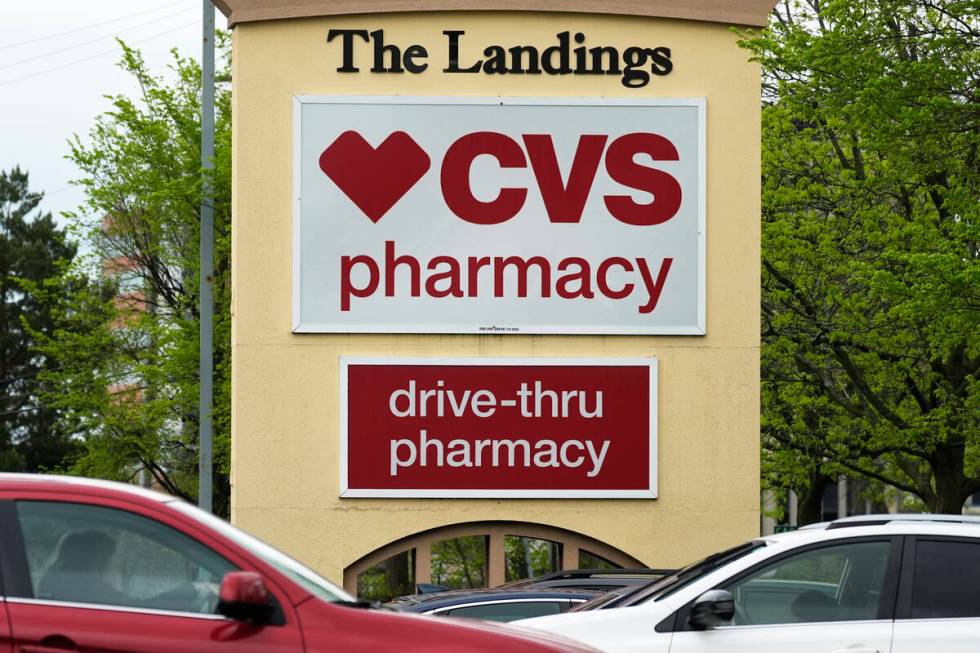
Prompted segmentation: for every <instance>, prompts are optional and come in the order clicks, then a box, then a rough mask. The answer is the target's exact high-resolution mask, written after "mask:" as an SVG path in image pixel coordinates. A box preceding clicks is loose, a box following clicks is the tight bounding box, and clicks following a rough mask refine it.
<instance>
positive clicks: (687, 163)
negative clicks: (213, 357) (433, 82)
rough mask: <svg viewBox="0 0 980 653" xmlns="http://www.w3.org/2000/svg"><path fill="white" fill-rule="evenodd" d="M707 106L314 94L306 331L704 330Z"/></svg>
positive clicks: (300, 141) (306, 147) (298, 175)
mask: <svg viewBox="0 0 980 653" xmlns="http://www.w3.org/2000/svg"><path fill="white" fill-rule="evenodd" d="M705 111H706V109H705V103H704V100H700V99H677V100H674V99H671V100H657V99H645V100H633V101H630V100H614V99H608V98H602V99H581V100H575V99H568V98H561V99H535V98H487V97H484V98H406V97H393V98H341V97H305V96H304V97H298V98H296V104H295V112H296V113H295V119H294V135H295V148H294V149H295V159H294V167H293V175H294V180H295V216H296V218H295V224H294V238H295V241H294V253H293V256H294V270H293V283H294V288H293V330H294V331H295V332H297V333H315V332H383V333H436V332H438V333H626V334H629V333H636V334H687V335H699V334H703V333H704V332H705V305H704V304H705V182H704V176H705V153H704V151H705Z"/></svg>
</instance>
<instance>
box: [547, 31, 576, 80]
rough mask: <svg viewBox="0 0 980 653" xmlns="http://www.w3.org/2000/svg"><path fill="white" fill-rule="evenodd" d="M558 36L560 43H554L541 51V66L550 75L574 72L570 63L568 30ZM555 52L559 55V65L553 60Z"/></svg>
mask: <svg viewBox="0 0 980 653" xmlns="http://www.w3.org/2000/svg"><path fill="white" fill-rule="evenodd" d="M556 36H557V37H558V45H553V46H551V47H550V48H547V49H546V50H545V51H544V52H542V53H541V67H542V68H544V71H545V72H546V73H548V74H549V75H568V74H569V73H571V72H572V69H571V67H570V66H569V65H568V56H569V52H568V32H562V33H560V34H557V35H556ZM555 54H557V55H558V65H557V66H556V65H555V64H554V62H553V61H552V58H553V57H554V56H555Z"/></svg>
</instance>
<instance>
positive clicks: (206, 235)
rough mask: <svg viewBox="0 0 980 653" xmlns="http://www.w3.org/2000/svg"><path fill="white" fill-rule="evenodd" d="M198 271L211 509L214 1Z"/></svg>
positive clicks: (204, 99) (203, 458)
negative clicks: (199, 266) (199, 264)
mask: <svg viewBox="0 0 980 653" xmlns="http://www.w3.org/2000/svg"><path fill="white" fill-rule="evenodd" d="M201 167H202V169H203V178H202V189H201V245H200V247H201V270H200V295H199V301H200V311H199V314H200V317H201V327H200V328H201V337H200V351H199V355H200V372H199V379H200V397H199V404H200V407H199V410H198V415H199V422H198V434H199V438H200V441H199V446H200V450H199V456H200V458H199V461H198V465H199V469H198V498H197V505H198V506H200V507H201V509H202V510H207V511H208V512H211V493H212V487H211V485H212V483H211V451H212V442H211V441H212V427H211V407H212V375H213V370H212V357H213V354H212V351H213V348H214V347H213V343H212V330H213V328H214V297H213V293H212V290H213V289H212V284H213V283H214V199H213V197H212V195H213V189H212V187H211V172H212V170H214V3H213V2H212V0H204V20H203V49H202V52H201Z"/></svg>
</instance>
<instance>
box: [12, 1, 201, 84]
mask: <svg viewBox="0 0 980 653" xmlns="http://www.w3.org/2000/svg"><path fill="white" fill-rule="evenodd" d="M186 13H187V12H186V10H184V11H178V12H176V13H172V14H167V15H166V16H161V17H159V18H154V19H153V20H148V21H146V22H145V23H140V24H138V25H133V26H131V27H127V28H125V29H121V30H119V31H118V32H116V33H115V34H106V35H104V36H100V37H99V38H96V39H92V40H90V41H83V42H81V43H76V44H74V45H69V46H67V47H64V48H61V49H59V50H52V51H50V52H45V53H43V54H38V55H34V56H33V57H27V58H26V59H19V60H17V61H11V62H10V63H5V64H3V65H2V66H0V70H3V69H4V68H11V67H13V66H19V65H20V64H22V63H28V62H30V61H37V60H38V59H44V58H46V57H50V56H53V55H56V54H60V53H62V52H67V51H69V50H74V49H75V48H81V47H85V46H86V45H91V44H93V43H98V42H99V41H104V40H106V39H111V38H114V37H116V36H119V35H120V34H123V33H125V32H131V31H133V30H134V29H139V28H141V27H146V26H147V25H154V24H156V23H159V22H160V21H164V20H168V19H170V18H175V17H177V16H181V15H184V14H186Z"/></svg>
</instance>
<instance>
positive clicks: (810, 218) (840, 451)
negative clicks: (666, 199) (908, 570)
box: [743, 0, 980, 513]
mask: <svg viewBox="0 0 980 653" xmlns="http://www.w3.org/2000/svg"><path fill="white" fill-rule="evenodd" d="M743 45H745V46H746V47H748V48H750V49H751V50H752V52H753V53H754V55H755V57H756V58H757V59H758V60H759V61H760V62H761V64H762V66H763V71H764V92H765V97H764V107H763V175H764V178H763V261H762V264H763V306H762V321H763V334H762V337H763V356H762V357H763V361H762V377H763V388H762V392H763V448H764V451H765V452H766V457H765V461H764V462H765V466H766V470H767V474H768V482H769V484H770V485H771V486H773V487H794V486H796V487H797V489H799V488H800V487H806V486H807V484H808V481H807V480H806V477H807V475H809V476H811V477H812V478H814V479H820V478H823V477H825V476H827V475H836V474H838V473H842V472H846V473H849V474H852V475H855V476H859V477H864V478H868V479H872V480H874V481H875V482H877V483H883V484H886V485H888V486H893V487H895V488H898V489H900V490H903V491H906V492H909V493H912V494H914V495H916V496H918V497H919V498H921V500H922V501H923V502H924V504H925V505H926V506H927V507H928V509H930V510H932V511H937V512H957V513H958V512H960V510H961V508H962V506H963V503H964V500H965V499H967V498H968V497H969V496H970V495H971V494H973V493H975V492H978V491H980V451H978V447H980V377H978V370H980V221H978V217H980V211H978V192H977V191H978V180H980V171H978V160H977V147H978V126H980V111H978V104H977V89H978V88H980V48H978V20H977V4H976V2H975V1H967V0H946V1H945V2H941V3H937V2H932V1H928V0H882V1H879V2H875V3H868V2H852V1H850V0H805V1H801V2H792V3H791V2H786V3H781V4H780V5H779V6H777V8H776V11H775V12H774V15H773V18H772V20H771V21H770V25H769V28H768V29H767V30H766V31H764V32H763V33H761V34H748V35H746V36H745V37H744V38H743Z"/></svg>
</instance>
